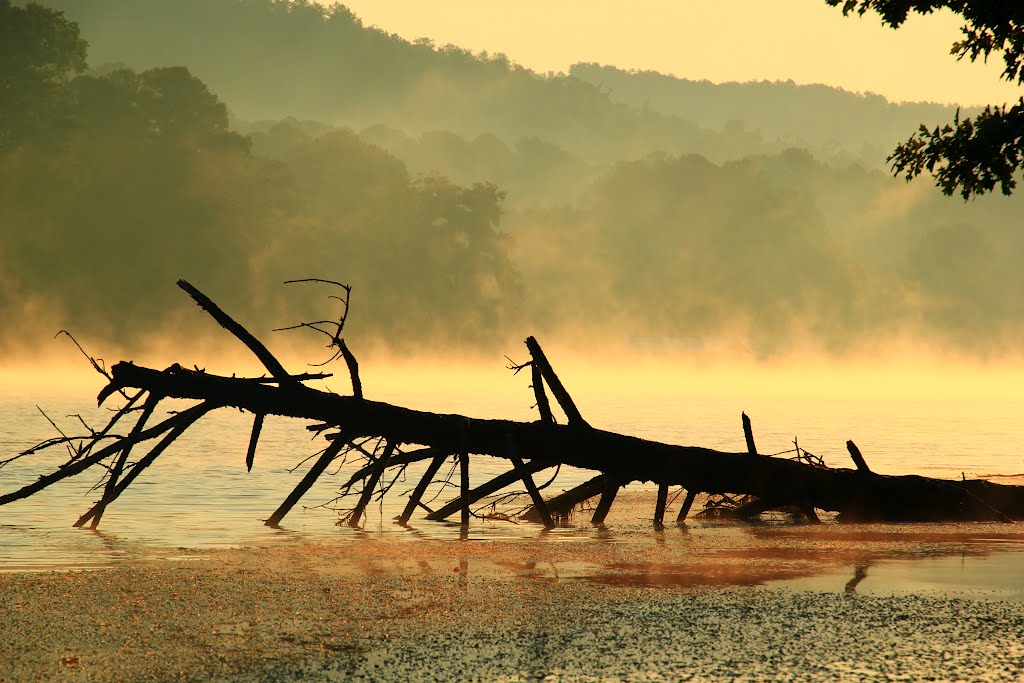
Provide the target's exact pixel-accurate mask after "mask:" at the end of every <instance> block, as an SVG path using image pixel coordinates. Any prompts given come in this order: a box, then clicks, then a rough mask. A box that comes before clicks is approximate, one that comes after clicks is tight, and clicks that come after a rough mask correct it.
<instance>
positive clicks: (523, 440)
mask: <svg viewBox="0 0 1024 683" xmlns="http://www.w3.org/2000/svg"><path fill="white" fill-rule="evenodd" d="M112 385H113V388H114V389H117V388H138V389H147V390H149V391H153V392H155V393H159V394H162V395H165V396H167V397H170V398H192V399H200V400H208V401H212V402H215V403H218V404H222V405H226V406H236V407H239V408H242V409H245V410H248V411H250V412H262V413H267V414H276V415H285V416H291V417H298V418H305V419H310V420H318V421H321V422H323V423H326V424H336V425H341V426H342V427H343V428H344V429H345V431H346V433H350V435H351V436H350V438H356V437H360V436H381V435H387V436H388V438H394V439H396V440H398V441H401V442H402V443H415V444H421V445H424V446H433V447H436V448H440V449H446V450H447V449H451V451H452V452H463V450H465V451H466V452H471V453H479V454H486V455H491V456H495V457H501V458H506V459H507V458H509V457H510V456H512V455H514V454H515V453H530V454H531V465H533V464H535V463H537V464H539V463H547V464H549V465H556V464H565V465H570V466H573V467H579V468H583V469H591V470H598V471H600V472H602V473H604V474H605V475H608V476H610V477H612V478H614V479H615V480H616V481H620V482H622V483H628V482H631V481H651V482H655V483H658V484H669V485H681V486H684V487H685V488H686V489H687V490H696V491H704V492H708V493H746V494H750V495H754V496H758V497H761V498H767V499H770V500H784V501H785V500H789V501H799V502H800V503H802V504H806V505H812V506H814V507H815V508H818V509H823V510H833V511H837V512H840V513H841V514H842V515H843V517H844V518H848V519H860V520H879V521H883V520H891V521H898V520H904V521H930V520H968V519H975V520H999V519H1005V518H1006V517H1007V516H1009V517H1011V518H1014V519H1024V487H1020V486H1007V485H1001V484H994V483H990V482H986V481H981V480H969V481H947V480H939V479H931V478H927V477H921V476H915V475H905V476H882V475H875V474H872V475H870V476H866V475H865V474H864V473H863V472H858V471H855V470H849V469H830V468H822V467H812V466H810V465H807V464H805V463H802V462H796V461H793V460H787V459H783V458H765V457H760V456H753V455H750V454H749V453H724V452H719V451H715V450H712V449H708V448H702V447H699V446H677V445H671V444H664V443H659V442H655V441H648V440H645V439H641V438H638V437H634V436H628V435H623V434H616V433H614V432H607V431H604V430H600V429H594V428H591V427H586V426H582V425H579V424H568V425H556V424H546V423H543V422H527V423H523V422H514V421H511V420H483V419H469V418H466V417H464V416H461V415H441V414H436V413H429V412H425V411H417V410H410V409H408V408H403V407H399V406H393V405H390V404H387V403H381V402H377V401H370V400H366V399H362V400H360V399H356V398H353V397H351V396H339V395H336V394H329V393H326V392H321V391H317V390H315V389H312V388H310V387H306V386H302V385H298V384H295V383H282V385H281V386H273V385H267V384H254V383H252V382H245V381H243V380H238V379H234V378H230V377H219V376H215V375H210V374H206V373H200V372H194V371H189V370H185V369H182V368H180V367H179V368H174V369H173V370H171V371H165V372H160V371H158V370H152V369H149V368H143V367H139V366H136V365H132V364H130V363H118V364H117V365H115V366H114V368H113V382H112ZM105 391H107V390H105ZM108 393H109V392H108ZM83 469H84V468H83ZM592 481H593V480H592ZM602 490H603V484H602V483H600V482H597V483H595V484H594V489H593V490H592V491H591V492H589V495H587V496H583V497H582V498H579V499H577V500H576V501H575V502H573V503H572V505H575V504H576V502H579V500H584V499H585V498H587V497H590V496H593V495H596V494H598V493H601V492H602ZM0 502H2V499H0ZM572 505H570V506H569V509H571V507H572ZM549 509H551V511H552V514H553V515H557V514H558V513H559V511H558V509H556V508H555V506H554V505H553V504H552V502H549Z"/></svg>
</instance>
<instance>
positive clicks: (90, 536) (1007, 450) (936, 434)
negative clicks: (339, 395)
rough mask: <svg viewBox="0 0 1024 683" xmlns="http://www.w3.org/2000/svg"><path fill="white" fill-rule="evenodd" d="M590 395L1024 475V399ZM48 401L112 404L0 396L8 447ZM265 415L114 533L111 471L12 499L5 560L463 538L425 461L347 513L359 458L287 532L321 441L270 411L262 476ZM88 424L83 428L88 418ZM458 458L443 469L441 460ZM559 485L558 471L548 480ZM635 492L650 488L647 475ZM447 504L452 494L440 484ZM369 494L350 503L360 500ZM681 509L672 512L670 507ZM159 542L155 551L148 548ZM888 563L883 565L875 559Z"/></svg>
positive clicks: (29, 467)
mask: <svg viewBox="0 0 1024 683" xmlns="http://www.w3.org/2000/svg"><path fill="white" fill-rule="evenodd" d="M520 384H522V382H519V383H518V384H510V386H509V387H508V390H507V391H485V390H481V389H479V388H476V389H474V388H470V389H469V390H468V391H466V390H461V389H460V387H459V385H458V383H457V382H453V383H452V384H451V385H450V386H448V387H443V388H441V389H435V390H431V391H415V392H405V393H401V392H393V393H392V394H390V395H387V396H381V397H380V398H382V399H383V400H388V401H390V402H393V403H400V404H404V405H409V406H410V407H416V408H423V409H430V410H434V411H436V412H458V413H463V414H468V415H470V416H475V417H505V418H512V419H520V420H529V419H533V413H532V408H531V404H532V401H531V400H530V394H529V391H528V389H526V388H524V387H522V386H519V385H520ZM618 389H619V390H620V393H616V394H615V395H610V394H607V393H606V394H603V395H583V394H580V395H577V396H576V397H575V398H576V401H577V403H578V404H579V405H580V408H581V410H582V411H583V412H584V414H585V415H586V416H587V418H588V420H589V421H590V422H591V424H593V425H594V426H597V427H600V428H604V429H609V430H614V431H621V432H625V433H630V434H635V435H637V436H641V437H644V438H649V439H656V440H660V441H666V442H671V443H681V444H695V445H703V446H708V447H711V448H716V449H721V450H731V451H742V450H744V449H745V446H744V442H743V435H742V431H741V428H740V419H739V416H740V412H741V411H744V410H745V411H746V412H747V413H748V414H749V415H750V416H751V418H752V419H753V422H754V431H755V436H756V439H757V443H758V447H759V450H761V451H762V452H766V453H778V452H782V451H786V450H789V449H792V448H793V443H792V440H793V438H794V437H795V436H796V437H799V443H800V446H801V447H803V448H806V449H809V450H810V451H811V452H813V453H815V454H818V455H821V456H823V457H824V458H825V460H826V462H827V463H828V464H830V465H833V466H841V467H847V466H850V465H849V461H848V457H847V456H846V452H845V442H846V440H847V439H849V438H853V439H854V440H855V441H856V442H857V443H858V445H859V446H860V448H861V450H862V451H863V452H864V454H865V457H866V458H867V460H868V462H869V464H870V465H871V466H872V468H873V469H874V470H875V471H878V472H881V473H891V474H902V473H909V472H916V473H920V474H926V475H931V476H939V477H948V478H959V477H960V476H961V474H962V473H963V474H966V476H968V477H970V476H976V475H980V476H985V475H989V474H993V473H1000V474H1013V473H1019V472H1021V471H1024V461H1022V458H1021V456H1020V454H1019V452H1018V451H1017V444H1019V443H1021V442H1022V441H1024V423H1022V422H1021V421H1020V420H1018V419H1017V417H1018V416H1019V415H1020V413H1021V410H1022V408H1024V402H1013V401H990V402H978V401H973V402H967V401H944V400H927V401H924V400H917V401H909V400H871V401H868V400H845V399H825V400H813V399H793V398H789V399H772V398H770V397H763V396H762V397H758V398H753V399H745V400H740V399H728V398H720V397H716V398H705V397H694V396H685V395H679V396H674V395H671V394H665V393H659V394H657V395H651V394H645V393H639V392H637V393H636V394H634V395H630V394H629V393H628V392H627V393H621V388H618ZM36 404H38V405H40V406H42V407H43V408H44V409H45V410H46V412H47V414H48V415H50V416H51V417H53V418H54V419H55V420H56V421H58V423H59V424H61V425H62V426H63V427H64V428H65V429H73V428H74V426H75V425H74V419H72V418H68V417H66V416H68V415H72V414H81V415H82V416H83V418H84V419H85V420H86V421H88V422H89V423H90V424H92V425H98V424H101V423H102V421H103V419H104V415H105V413H104V412H103V411H97V410H96V409H95V408H94V407H92V406H91V402H90V400H89V397H88V396H82V395H70V394H68V393H66V392H60V391H50V392H43V393H39V394H33V395H26V394H25V393H24V392H22V393H15V392H11V391H8V392H7V393H6V394H3V395H0V414H2V415H3V419H2V421H0V453H3V454H12V453H15V452H17V451H19V450H21V449H23V448H26V447H28V446H30V445H32V444H34V443H36V442H37V441H39V440H41V439H43V438H45V437H49V436H51V435H53V434H54V432H53V429H52V427H51V426H50V425H49V423H48V422H47V421H46V419H45V418H44V417H43V416H42V415H40V413H39V411H38V410H37V408H36V407H35V406H36ZM250 425H251V418H250V417H248V416H245V415H242V414H240V413H238V412H237V411H230V410H222V411H220V412H218V413H215V414H212V415H210V416H208V417H207V418H204V419H203V421H202V422H201V423H200V424H198V425H197V426H196V427H194V428H193V429H191V430H190V431H189V432H188V433H187V434H186V435H185V436H184V437H182V438H181V439H180V440H179V442H177V443H176V444H175V445H174V446H173V447H172V448H171V449H169V450H168V452H166V453H165V454H164V455H162V456H161V457H160V458H159V459H158V460H157V461H156V463H155V464H154V465H153V466H152V467H151V468H150V469H149V470H147V471H146V472H145V473H144V474H143V475H142V476H141V477H140V478H139V479H138V480H137V481H136V482H135V483H134V484H133V485H132V486H131V487H130V488H129V489H128V491H127V492H126V493H125V494H124V495H123V496H122V497H121V498H120V499H119V500H118V501H117V502H116V503H114V504H113V505H112V506H111V507H110V509H109V510H108V511H107V513H106V515H105V516H104V518H103V523H102V525H101V527H100V530H99V531H89V530H79V529H72V528H71V524H72V522H74V520H75V519H77V517H78V516H79V515H80V514H81V513H82V512H84V511H85V510H86V509H88V507H89V505H90V504H91V503H92V502H93V501H94V500H95V499H96V498H97V495H98V494H97V493H96V492H93V491H90V487H92V486H93V485H94V484H95V483H96V478H97V477H98V473H96V472H87V473H85V474H83V475H80V476H78V477H75V478H73V479H71V480H67V481H65V482H61V483H59V484H57V485H55V486H53V487H51V489H49V490H47V491H45V492H42V493H40V494H36V495H34V496H32V497H30V498H28V499H26V500H22V501H18V502H16V503H13V504H10V505H7V506H5V507H2V508H0V570H6V571H11V570H19V569H29V568H46V567H69V566H70V567H93V566H109V565H115V564H117V563H119V562H123V561H124V560H126V559H129V558H137V557H138V556H139V555H140V553H141V554H142V555H145V553H147V552H164V553H165V552H166V551H165V550H159V551H158V550H157V549H166V548H212V547H233V546H256V545H273V544H278V543H288V542H294V541H296V540H315V539H355V538H360V537H366V536H381V535H384V536H388V537H391V536H395V537H396V538H400V539H417V538H430V539H456V538H459V528H458V526H457V525H452V524H445V523H435V522H426V521H422V520H418V521H417V520H415V518H414V524H413V527H414V529H412V530H406V529H402V528H400V527H398V526H396V525H394V524H393V523H392V521H391V520H392V519H393V518H394V517H395V516H396V515H397V514H398V513H399V512H400V511H401V509H402V507H403V506H404V502H405V498H404V497H403V496H402V495H401V494H402V493H404V492H406V491H408V490H409V489H411V488H412V487H413V486H414V485H415V483H416V481H418V478H419V475H420V473H421V472H422V470H423V469H424V468H425V466H426V463H419V464H417V465H413V466H410V467H409V470H408V472H407V473H406V474H405V475H404V477H403V479H402V480H400V481H398V482H397V483H396V484H395V486H394V487H393V489H392V492H391V494H389V495H388V496H387V497H385V499H384V500H383V502H382V503H380V504H376V503H375V504H374V505H372V506H371V508H370V509H369V510H368V518H367V520H366V523H365V525H364V528H363V529H360V530H353V529H349V528H348V527H347V526H337V525H336V524H335V522H336V520H337V518H338V513H337V512H336V511H335V510H333V509H331V507H330V506H328V507H312V506H316V505H322V504H325V503H328V502H329V501H330V500H331V499H332V498H334V497H335V496H336V495H337V489H338V487H339V485H340V483H341V482H342V481H344V479H345V477H346V475H347V474H348V473H351V472H352V471H354V469H355V468H356V467H358V466H359V464H360V461H358V460H352V461H351V462H349V463H348V464H346V465H345V466H342V467H341V468H337V469H335V470H331V471H329V475H330V476H324V477H322V478H321V480H320V481H319V482H318V483H317V484H316V485H315V486H314V487H313V489H311V490H310V491H309V493H307V494H306V496H305V498H304V499H303V501H302V502H303V504H304V505H306V506H311V507H301V506H297V507H296V508H295V509H293V511H292V512H291V513H290V514H289V515H288V517H286V518H285V520H284V524H283V528H282V529H270V528H267V527H266V526H264V525H263V524H262V520H264V519H265V518H266V517H268V516H269V515H270V513H271V512H272V511H273V510H274V509H275V508H276V507H277V506H278V504H279V503H280V502H281V500H283V498H284V497H285V496H286V495H287V493H288V491H290V490H291V488H292V487H293V486H294V485H295V484H296V483H297V481H298V480H299V478H300V477H301V476H302V474H303V473H304V471H305V468H306V466H304V465H302V466H299V467H298V468H297V469H296V470H295V471H294V472H293V471H291V468H295V467H296V465H298V464H299V463H300V461H302V460H303V459H304V458H305V457H307V456H309V455H311V454H313V453H315V452H316V451H317V450H318V449H319V448H320V446H318V445H317V443H316V442H314V441H312V440H311V438H310V434H309V432H308V431H306V430H305V428H304V426H305V425H304V424H302V423H300V422H297V421H292V420H268V421H267V423H266V425H265V426H264V430H263V435H262V440H261V443H260V447H259V450H258V452H257V455H256V462H255V466H254V468H253V471H252V472H246V470H245V465H244V457H245V450H246V445H247V443H248V438H249V428H250ZM79 427H80V425H79ZM65 457H66V453H63V454H62V453H59V452H57V451H56V449H54V452H53V453H52V454H42V455H37V456H33V457H31V458H27V459H24V460H21V461H17V462H15V463H12V464H10V465H8V466H7V467H4V468H2V469H0V491H3V492H8V491H11V490H14V489H16V488H18V487H20V486H23V485H25V484H26V483H28V482H31V481H32V480H33V479H34V478H35V477H36V476H38V475H39V474H43V473H45V472H47V471H50V470H52V469H53V468H54V467H55V466H56V465H57V464H59V463H60V462H61V461H62V460H63V459H64V458H65ZM471 462H472V468H471V472H472V481H473V483H474V484H475V483H477V482H482V481H484V480H486V479H487V478H489V477H491V476H494V475H496V474H499V473H501V472H503V471H504V470H505V469H506V468H507V464H506V463H505V462H504V461H499V460H495V459H491V458H487V457H475V458H473V459H472V461H471ZM444 471H445V470H444V469H443V470H442V472H444ZM590 476H592V473H589V472H585V471H579V470H572V469H571V468H563V470H562V471H561V473H560V474H559V477H558V479H557V481H556V482H555V484H553V485H552V487H551V488H550V489H549V491H553V492H557V491H559V490H562V489H565V488H569V487H571V486H573V485H575V484H576V483H579V482H580V481H582V480H584V479H586V478H589V477H590ZM537 479H538V481H539V482H540V481H544V480H545V479H546V477H545V476H544V475H541V476H538V477H537ZM633 488H634V490H635V489H636V487H633ZM435 494H436V496H437V500H446V499H447V498H449V497H451V495H452V491H451V489H448V490H440V489H437V490H435V491H433V492H431V493H430V494H429V495H428V496H427V499H430V498H431V497H433V496H434V495H435ZM353 502H354V501H346V502H345V504H346V505H351V504H352V503H353ZM650 514H651V513H650V511H647V510H639V511H637V513H636V516H635V517H634V518H626V519H623V518H622V517H621V516H619V517H618V518H617V519H618V521H617V522H616V523H615V524H610V525H609V528H608V529H602V530H595V529H592V528H591V527H590V525H589V524H587V523H586V520H585V519H582V520H581V522H582V523H580V524H578V525H574V524H570V525H568V526H566V527H561V528H558V529H554V530H552V531H551V532H548V533H547V534H545V536H544V538H545V539H547V540H549V541H552V542H554V541H581V542H591V541H594V540H601V541H603V542H620V541H623V542H628V541H629V540H630V539H631V538H634V537H635V536H637V535H646V534H649V533H650V526H649V519H650ZM670 514H672V513H671V510H670ZM538 533H539V530H538V528H537V527H536V526H534V525H530V524H511V523H508V522H498V521H487V522H483V521H479V522H475V523H474V524H473V525H472V527H471V529H470V531H469V534H468V537H469V538H470V539H477V540H515V539H534V538H536V537H537V536H538ZM147 548H148V549H150V550H147ZM876 571H882V570H876Z"/></svg>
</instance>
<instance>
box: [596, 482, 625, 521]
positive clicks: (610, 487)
mask: <svg viewBox="0 0 1024 683" xmlns="http://www.w3.org/2000/svg"><path fill="white" fill-rule="evenodd" d="M605 483H606V486H605V489H604V492H603V493H602V494H601V499H600V500H598V501H597V507H596V508H594V516H593V517H591V518H590V523H591V524H593V525H594V526H599V525H601V524H604V520H605V518H606V517H607V516H608V511H609V510H611V509H612V503H614V502H615V496H616V495H618V493H619V486H618V484H616V483H615V482H613V481H611V480H607V481H606V482H605Z"/></svg>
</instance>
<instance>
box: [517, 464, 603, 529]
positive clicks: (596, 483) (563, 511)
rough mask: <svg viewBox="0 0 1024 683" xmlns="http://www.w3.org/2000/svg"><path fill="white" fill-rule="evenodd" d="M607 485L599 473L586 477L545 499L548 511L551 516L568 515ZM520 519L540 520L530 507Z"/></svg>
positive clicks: (534, 510)
mask: <svg viewBox="0 0 1024 683" xmlns="http://www.w3.org/2000/svg"><path fill="white" fill-rule="evenodd" d="M606 486H607V483H606V479H605V475H603V474H599V475H597V476H596V477H594V478H593V479H588V480H587V481H585V482H583V483H582V484H580V485H578V486H574V487H573V488H571V489H569V490H568V491H564V492H562V493H560V494H558V495H557V496H555V497H554V498H551V499H550V500H548V501H547V506H548V511H549V512H550V513H551V516H552V517H568V516H569V513H570V512H572V509H573V508H574V507H576V506H577V505H579V504H580V503H582V502H583V501H585V500H589V499H591V498H593V497H594V496H596V495H598V494H600V493H603V492H604V490H605V487H606ZM520 518H521V519H525V520H526V521H528V522H537V521H540V518H539V513H538V512H537V510H536V509H535V508H530V509H529V510H527V511H526V512H524V513H523V514H522V515H520Z"/></svg>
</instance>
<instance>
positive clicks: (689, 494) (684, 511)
mask: <svg viewBox="0 0 1024 683" xmlns="http://www.w3.org/2000/svg"><path fill="white" fill-rule="evenodd" d="M696 497H697V492H696V491H694V490H692V489H687V490H686V498H684V499H683V506H682V507H681V508H679V514H678V515H677V516H676V524H683V523H684V522H686V516H687V515H688V514H690V508H691V507H693V501H694V499H695V498H696Z"/></svg>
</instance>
